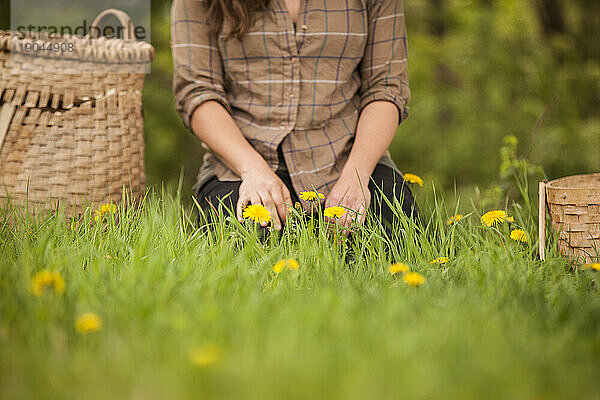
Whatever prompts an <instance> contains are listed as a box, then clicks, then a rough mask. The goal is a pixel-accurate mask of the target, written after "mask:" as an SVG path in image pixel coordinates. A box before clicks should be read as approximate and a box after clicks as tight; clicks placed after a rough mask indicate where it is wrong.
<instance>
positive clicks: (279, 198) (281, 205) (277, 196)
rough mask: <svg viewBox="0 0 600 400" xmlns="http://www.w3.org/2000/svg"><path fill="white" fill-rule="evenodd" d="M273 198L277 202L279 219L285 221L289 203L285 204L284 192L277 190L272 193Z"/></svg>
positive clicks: (276, 207)
mask: <svg viewBox="0 0 600 400" xmlns="http://www.w3.org/2000/svg"><path fill="white" fill-rule="evenodd" d="M271 198H272V199H273V202H274V204H275V209H276V212H277V214H278V217H279V220H280V221H285V214H286V212H287V210H286V209H287V205H286V204H285V201H284V200H283V194H282V193H281V192H277V191H276V192H273V193H271ZM275 229H277V228H275ZM277 230H279V229H277Z"/></svg>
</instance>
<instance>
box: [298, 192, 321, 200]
mask: <svg viewBox="0 0 600 400" xmlns="http://www.w3.org/2000/svg"><path fill="white" fill-rule="evenodd" d="M299 197H300V198H301V199H302V200H304V201H317V200H318V199H324V198H325V195H324V194H322V193H319V192H317V191H316V190H309V191H306V192H301V193H300V196H299Z"/></svg>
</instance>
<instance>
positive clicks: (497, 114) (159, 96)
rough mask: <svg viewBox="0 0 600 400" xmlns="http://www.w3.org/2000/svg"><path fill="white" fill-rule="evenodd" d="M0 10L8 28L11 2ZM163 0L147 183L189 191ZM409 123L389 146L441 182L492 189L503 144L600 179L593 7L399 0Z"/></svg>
mask: <svg viewBox="0 0 600 400" xmlns="http://www.w3.org/2000/svg"><path fill="white" fill-rule="evenodd" d="M2 3H3V5H2V6H1V7H2V9H1V10H0V11H1V12H0V15H2V25H4V26H7V25H8V18H7V16H8V15H9V13H8V12H7V7H6V1H2ZM170 4H171V1H169V0H152V42H153V43H152V44H153V45H154V46H155V47H156V49H157V59H156V61H155V63H154V64H153V67H152V73H151V74H150V75H149V76H148V79H147V81H146V87H145V92H144V113H145V124H146V125H145V127H146V128H145V129H146V172H147V176H148V183H149V184H151V185H160V183H161V182H174V181H177V179H178V178H179V176H180V173H181V171H182V170H183V171H184V186H185V189H186V190H189V189H190V187H191V185H192V184H193V182H194V180H195V176H196V173H197V170H198V168H199V167H200V164H201V160H202V148H201V146H200V142H199V140H197V139H196V138H195V137H194V136H193V135H192V134H190V133H189V132H187V131H186V130H185V129H184V127H183V125H182V124H181V121H180V120H179V117H178V115H177V114H176V112H175V108H174V104H173V97H172V93H171V74H172V66H171V54H170V46H169V41H170V15H169V13H170ZM404 6H405V12H406V21H407V29H408V43H409V65H408V68H409V80H410V86H411V90H412V98H411V101H410V104H409V106H410V117H409V119H408V120H407V121H406V122H405V123H403V124H402V125H401V126H400V128H399V131H398V135H397V137H396V138H395V140H394V143H393V145H392V148H391V152H392V155H393V157H394V159H395V160H396V162H397V164H398V166H399V167H400V169H401V170H402V171H404V172H413V173H416V174H419V175H421V176H422V177H423V178H425V179H426V180H434V181H435V182H436V184H437V185H438V186H443V187H445V188H447V189H451V188H452V187H453V186H454V185H456V186H457V187H458V188H459V190H464V189H465V188H472V187H473V186H474V185H477V186H478V187H481V188H482V189H486V188H489V187H490V186H491V185H492V184H493V182H495V181H496V180H497V179H498V175H499V172H498V171H499V167H500V164H501V160H500V155H499V148H500V146H501V145H502V143H503V138H504V137H505V136H507V135H514V136H516V137H517V138H518V139H519V152H520V154H521V157H523V158H526V159H528V160H529V161H530V162H531V163H533V164H537V165H540V166H542V168H543V170H544V172H545V174H546V176H548V177H549V178H555V177H559V176H563V175H569V174H576V173H584V172H597V171H600V1H598V0H570V1H566V0H405V2H404Z"/></svg>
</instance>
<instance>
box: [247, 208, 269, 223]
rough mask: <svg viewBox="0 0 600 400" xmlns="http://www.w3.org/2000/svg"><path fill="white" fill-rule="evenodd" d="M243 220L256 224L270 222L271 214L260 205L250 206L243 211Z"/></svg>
mask: <svg viewBox="0 0 600 400" xmlns="http://www.w3.org/2000/svg"><path fill="white" fill-rule="evenodd" d="M242 216H243V217H244V218H248V219H250V220H252V221H254V222H256V223H259V224H260V223H263V222H266V223H268V222H270V221H271V213H270V212H269V210H267V209H266V208H265V206H263V205H261V204H251V205H249V206H248V207H246V208H245V209H244V213H243V215H242Z"/></svg>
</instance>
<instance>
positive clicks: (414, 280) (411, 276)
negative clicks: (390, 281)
mask: <svg viewBox="0 0 600 400" xmlns="http://www.w3.org/2000/svg"><path fill="white" fill-rule="evenodd" d="M402 279H404V282H406V283H407V284H409V285H410V286H412V287H415V286H419V285H422V284H424V283H425V282H426V281H427V279H425V277H424V276H423V275H421V274H420V273H418V272H409V273H407V274H404V277H402Z"/></svg>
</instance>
